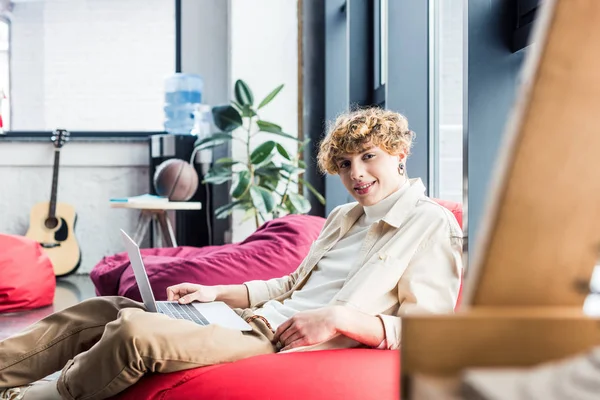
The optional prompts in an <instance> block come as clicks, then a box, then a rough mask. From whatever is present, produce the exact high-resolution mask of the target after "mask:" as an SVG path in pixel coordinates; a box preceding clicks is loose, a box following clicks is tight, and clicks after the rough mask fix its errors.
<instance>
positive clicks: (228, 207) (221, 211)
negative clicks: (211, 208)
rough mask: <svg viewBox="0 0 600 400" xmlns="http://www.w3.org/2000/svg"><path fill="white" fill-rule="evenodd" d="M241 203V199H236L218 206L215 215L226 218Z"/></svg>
mask: <svg viewBox="0 0 600 400" xmlns="http://www.w3.org/2000/svg"><path fill="white" fill-rule="evenodd" d="M240 203H241V201H239V200H236V201H234V202H233V203H229V204H225V205H224V206H221V207H219V208H217V209H216V210H215V217H216V218H217V219H223V218H226V217H227V216H228V215H229V214H231V213H232V212H233V210H234V209H235V208H236V206H237V205H238V204H240Z"/></svg>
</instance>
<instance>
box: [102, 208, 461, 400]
mask: <svg viewBox="0 0 600 400" xmlns="http://www.w3.org/2000/svg"><path fill="white" fill-rule="evenodd" d="M436 201H437V200H436ZM438 202H439V203H440V204H442V205H443V206H444V207H446V208H448V209H449V210H450V211H452V212H453V214H454V215H455V217H456V218H457V220H458V222H459V223H462V207H461V205H460V204H458V203H453V202H447V201H438ZM324 221H325V220H324V219H323V218H319V217H312V216H306V215H290V216H286V217H283V218H279V219H276V220H273V221H269V222H267V223H266V224H264V225H263V226H262V227H261V228H260V229H259V230H257V231H256V232H255V233H254V234H253V235H251V236H250V237H249V238H248V239H246V241H244V242H242V243H240V244H231V245H224V246H218V247H217V248H214V247H210V248H208V249H207V250H205V251H206V253H203V250H202V249H183V250H182V249H179V250H177V249H147V250H145V251H144V250H143V253H142V254H143V255H145V256H144V260H145V263H146V264H148V263H150V264H151V267H150V268H151V269H154V268H157V269H159V270H168V271H170V270H171V269H170V268H171V267H173V266H174V267H175V268H176V271H177V274H179V275H178V276H176V277H172V276H170V274H169V273H165V274H164V275H163V274H159V272H156V275H154V276H155V280H160V279H169V282H170V283H169V284H172V283H179V282H182V281H190V282H198V283H204V284H213V283H210V282H214V284H217V283H241V282H244V281H247V280H251V279H268V278H272V277H279V276H282V275H285V274H288V273H290V272H292V271H293V270H294V269H295V268H296V267H297V265H299V264H300V261H302V259H303V258H304V256H305V255H306V253H307V252H308V249H309V247H310V244H311V243H312V242H313V241H314V240H315V239H316V238H317V236H318V233H319V231H320V229H321V228H322V225H323V223H324ZM295 243H297V244H298V246H300V248H301V249H302V251H301V252H300V253H302V254H299V255H296V256H294V257H293V258H292V259H291V260H290V261H288V260H287V258H286V257H288V255H289V254H292V248H293V247H295V245H294V244H295ZM221 251H223V253H220V252H221ZM244 251H249V252H251V253H252V255H253V257H259V259H258V260H254V259H253V257H250V258H247V257H244V256H243V252H244ZM186 252H190V253H189V254H188V255H191V256H193V257H195V258H194V261H193V262H192V261H190V260H188V261H185V260H181V259H179V258H178V257H179V256H182V255H183V254H185V253H186ZM220 255H222V256H223V257H225V259H226V260H227V261H226V262H222V261H223V260H222V258H221V256H220ZM155 257H165V258H160V259H157V258H155ZM169 257H173V259H170V261H172V262H173V264H168V265H165V264H161V261H162V262H166V261H169ZM271 257H273V258H271ZM205 258H207V259H209V260H210V261H209V262H208V261H207V260H206V259H205ZM155 262H156V264H154V263H155ZM232 263H233V264H232ZM180 265H185V267H183V269H178V266H180ZM213 267H214V268H213ZM97 268H99V269H98V271H96V272H95V273H94V272H92V275H93V276H94V282H95V283H96V282H98V283H100V282H101V283H103V284H109V286H111V288H110V289H111V291H110V294H123V293H126V294H129V295H133V296H135V295H136V291H135V289H134V287H135V285H134V284H132V283H131V280H130V279H129V278H128V276H129V275H130V272H128V270H130V268H129V266H128V262H127V261H126V257H124V256H123V255H116V256H113V257H112V258H110V257H109V258H105V259H104V260H102V262H101V263H100V264H99V265H98V266H97ZM196 268H197V269H198V270H196ZM220 268H226V269H227V271H228V273H230V274H232V276H231V279H228V278H229V277H228V276H224V274H221V273H217V270H218V269H220ZM110 270H116V271H119V272H118V273H115V274H116V275H119V276H118V277H117V276H113V277H112V278H111V279H104V278H106V277H103V276H102V275H103V274H102V273H101V272H106V271H110ZM269 271H271V273H269ZM186 274H187V275H186ZM186 276H187V277H188V278H186ZM189 276H193V277H194V278H193V279H192V278H189ZM155 282H156V284H155V283H154V282H153V281H152V279H151V285H152V286H153V291H154V292H155V296H157V297H159V298H160V297H161V296H162V297H164V290H163V288H162V286H161V287H160V289H158V290H157V289H156V288H155V286H158V285H159V282H157V281H155ZM119 285H124V286H125V287H124V288H121V287H120V286H119ZM113 286H114V287H113ZM166 286H168V285H166ZM166 286H165V287H166ZM97 288H98V286H97ZM107 289H108V288H107V287H102V288H101V289H97V290H98V291H99V292H100V293H107ZM107 294H108V293H107ZM399 377H400V353H399V351H396V350H375V349H343V350H328V351H314V352H304V353H302V352H298V353H283V354H269V355H262V356H256V357H251V358H247V359H244V360H240V361H236V362H233V363H227V364H219V365H213V366H209V367H202V368H195V369H191V370H187V371H180V372H174V373H170V374H155V375H147V376H145V377H144V378H142V379H141V380H140V382H138V383H137V384H136V385H134V386H132V387H130V388H129V389H127V390H125V391H124V392H122V393H120V394H119V395H117V396H115V397H114V399H117V400H126V399H161V400H166V399H187V398H190V399H211V400H222V399H223V400H224V399H227V400H242V399H272V400H275V399H289V400H296V399H298V400H300V399H311V400H313V399H314V400H320V399H323V400H325V399H327V400H336V399H339V400H352V399H356V400H359V399H360V400H364V399H382V400H396V399H399V398H400V383H399Z"/></svg>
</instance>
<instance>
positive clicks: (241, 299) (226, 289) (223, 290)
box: [215, 285, 250, 308]
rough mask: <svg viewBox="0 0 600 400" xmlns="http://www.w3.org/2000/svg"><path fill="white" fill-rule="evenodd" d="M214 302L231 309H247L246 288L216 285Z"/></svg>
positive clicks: (248, 303)
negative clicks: (223, 304)
mask: <svg viewBox="0 0 600 400" xmlns="http://www.w3.org/2000/svg"><path fill="white" fill-rule="evenodd" d="M216 289H217V296H216V298H215V300H217V301H222V302H224V303H226V304H227V305H228V306H229V307H231V308H248V307H250V299H249V298H248V287H246V285H218V286H216Z"/></svg>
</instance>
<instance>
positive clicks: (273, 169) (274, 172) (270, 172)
mask: <svg viewBox="0 0 600 400" xmlns="http://www.w3.org/2000/svg"><path fill="white" fill-rule="evenodd" d="M280 171H281V169H280V168H279V167H278V166H276V165H274V164H273V163H269V164H268V165H265V166H262V167H260V168H257V169H255V170H254V174H255V175H258V176H264V177H269V178H272V179H277V180H279V179H280Z"/></svg>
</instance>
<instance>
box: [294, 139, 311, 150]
mask: <svg viewBox="0 0 600 400" xmlns="http://www.w3.org/2000/svg"><path fill="white" fill-rule="evenodd" d="M296 140H298V141H300V139H296ZM309 143H310V139H306V140H305V141H303V142H302V144H301V145H299V146H298V152H301V151H302V150H304V148H305V147H306V146H308V144H309Z"/></svg>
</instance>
